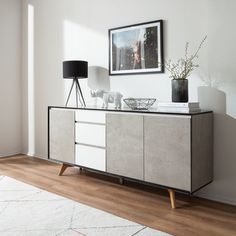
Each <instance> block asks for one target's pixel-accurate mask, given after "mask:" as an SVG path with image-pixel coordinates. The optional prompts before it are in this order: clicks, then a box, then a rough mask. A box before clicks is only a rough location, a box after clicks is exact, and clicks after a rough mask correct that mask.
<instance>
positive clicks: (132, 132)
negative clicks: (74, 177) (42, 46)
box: [48, 106, 213, 208]
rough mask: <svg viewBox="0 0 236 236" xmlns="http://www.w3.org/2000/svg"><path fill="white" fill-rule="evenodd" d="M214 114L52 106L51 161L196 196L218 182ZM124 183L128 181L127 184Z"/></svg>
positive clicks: (49, 117) (50, 124)
mask: <svg viewBox="0 0 236 236" xmlns="http://www.w3.org/2000/svg"><path fill="white" fill-rule="evenodd" d="M212 134H213V113H212V112H211V111H202V112H197V113H161V112H157V111H132V110H103V109H99V108H67V107H55V106H50V107H48V158H49V159H51V160H56V161H59V162H61V163H62V164H63V165H62V167H61V170H60V173H59V174H60V175H62V174H63V172H64V171H65V169H66V168H67V167H69V166H79V167H81V168H85V169H90V170H95V171H99V172H102V173H109V174H112V175H114V176H117V177H119V178H120V180H123V179H124V178H126V179H133V180H136V181H142V182H145V183H149V184H154V185H156V186H160V187H164V188H166V189H168V191H169V194H170V200H171V206H172V208H175V190H179V191H183V192H186V193H189V194H193V193H194V192H196V191H198V190H199V189H200V188H202V187H204V186H205V185H207V184H209V183H210V182H212V180H213V148H212V146H213V138H212V136H213V135H212ZM121 182H122V181H121Z"/></svg>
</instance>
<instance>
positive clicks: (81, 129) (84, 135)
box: [75, 123, 106, 147]
mask: <svg viewBox="0 0 236 236" xmlns="http://www.w3.org/2000/svg"><path fill="white" fill-rule="evenodd" d="M75 127H76V129H75V133H76V135H75V141H76V143H80V144H88V145H94V146H100V147H105V143H106V139H105V132H106V131H105V125H96V124H85V123H76V124H75Z"/></svg>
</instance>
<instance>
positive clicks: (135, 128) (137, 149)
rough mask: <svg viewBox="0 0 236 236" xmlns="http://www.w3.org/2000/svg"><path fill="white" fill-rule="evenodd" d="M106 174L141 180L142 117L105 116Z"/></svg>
mask: <svg viewBox="0 0 236 236" xmlns="http://www.w3.org/2000/svg"><path fill="white" fill-rule="evenodd" d="M106 147H107V159H106V161H107V172H109V173H112V174H117V175H122V176H126V177H130V178H134V179H139V180H143V177H144V176H143V116H140V115H132V114H131V115H130V114H111V113H110V114H106Z"/></svg>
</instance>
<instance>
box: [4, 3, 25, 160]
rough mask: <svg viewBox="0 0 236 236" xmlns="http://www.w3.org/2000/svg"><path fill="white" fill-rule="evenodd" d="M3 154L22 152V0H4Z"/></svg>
mask: <svg viewBox="0 0 236 236" xmlns="http://www.w3.org/2000/svg"><path fill="white" fill-rule="evenodd" d="M0 30H1V35H0V157H1V156H7V155H13V154H17V153H21V100H20V99H21V83H20V79H21V60H20V55H21V1H19V0H1V1H0Z"/></svg>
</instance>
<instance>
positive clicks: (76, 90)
mask: <svg viewBox="0 0 236 236" xmlns="http://www.w3.org/2000/svg"><path fill="white" fill-rule="evenodd" d="M75 94H76V107H78V88H77V83H76V84H75Z"/></svg>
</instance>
